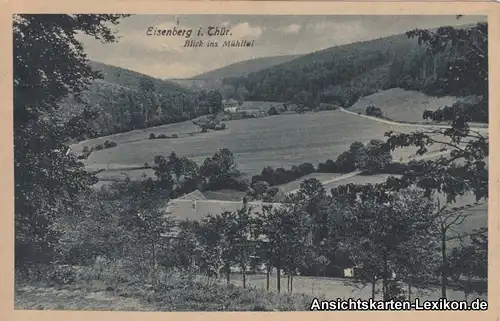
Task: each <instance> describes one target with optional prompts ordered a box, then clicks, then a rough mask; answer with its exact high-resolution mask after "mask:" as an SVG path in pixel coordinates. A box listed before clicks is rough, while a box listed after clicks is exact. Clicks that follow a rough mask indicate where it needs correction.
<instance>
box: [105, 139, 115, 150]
mask: <svg viewBox="0 0 500 321" xmlns="http://www.w3.org/2000/svg"><path fill="white" fill-rule="evenodd" d="M116 145H117V144H116V142H114V141H111V140H107V141H105V142H104V148H112V147H115V146H116Z"/></svg>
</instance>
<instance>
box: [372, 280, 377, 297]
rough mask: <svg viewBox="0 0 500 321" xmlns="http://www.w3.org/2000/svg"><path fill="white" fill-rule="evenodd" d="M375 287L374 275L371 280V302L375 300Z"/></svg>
mask: <svg viewBox="0 0 500 321" xmlns="http://www.w3.org/2000/svg"><path fill="white" fill-rule="evenodd" d="M376 285H377V278H376V277H375V275H374V276H373V278H372V300H375V287H376Z"/></svg>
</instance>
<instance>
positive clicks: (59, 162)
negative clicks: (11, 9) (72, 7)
mask: <svg viewBox="0 0 500 321" xmlns="http://www.w3.org/2000/svg"><path fill="white" fill-rule="evenodd" d="M120 18H122V16H121V15H46V14H40V15H16V16H15V17H14V25H13V34H14V146H15V148H14V175H15V184H16V186H15V215H16V216H15V217H16V219H15V221H16V263H17V264H18V265H20V266H22V265H24V264H26V263H37V262H48V261H50V260H52V259H53V256H54V253H53V249H54V245H55V244H56V242H57V237H58V233H57V232H56V231H55V230H54V229H53V228H52V225H53V223H54V221H55V220H56V218H58V217H60V216H62V215H64V214H65V213H68V212H71V211H73V210H74V206H75V198H76V196H77V194H78V193H79V192H80V191H82V190H85V188H86V187H87V186H89V185H91V184H93V183H95V182H96V180H95V177H94V176H93V175H89V174H88V173H87V172H86V171H85V170H84V167H83V164H82V163H80V162H79V161H78V160H77V159H76V158H75V156H73V155H72V154H70V153H68V150H69V147H68V145H67V141H68V139H70V138H73V137H72V136H74V135H76V136H78V135H79V134H81V128H75V127H73V126H78V125H79V124H81V122H70V123H69V124H68V127H66V126H65V125H64V123H62V122H61V121H60V119H58V117H57V115H56V114H55V110H57V108H58V103H59V102H60V101H61V100H62V99H64V98H65V97H67V96H68V95H70V94H71V95H73V96H75V97H76V98H79V97H80V94H81V92H82V91H83V90H84V89H85V88H86V86H88V85H90V83H91V82H92V81H93V80H94V79H95V78H96V77H97V76H98V75H97V74H96V73H95V72H94V71H93V70H92V68H91V67H90V66H89V65H88V64H87V62H88V61H87V57H86V55H85V53H84V52H83V47H82V45H81V43H80V42H78V41H77V40H76V38H75V33H76V32H77V31H80V32H83V33H85V34H87V35H90V36H93V37H95V38H96V39H98V40H101V41H103V42H111V41H114V40H115V36H114V34H113V32H112V30H111V29H110V28H109V24H111V25H116V24H117V23H118V22H119V19H120ZM85 116H89V117H90V116H92V115H90V114H86V115H85Z"/></svg>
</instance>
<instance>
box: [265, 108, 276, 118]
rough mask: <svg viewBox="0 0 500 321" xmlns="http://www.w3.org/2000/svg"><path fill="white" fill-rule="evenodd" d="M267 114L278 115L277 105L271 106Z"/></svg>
mask: <svg viewBox="0 0 500 321" xmlns="http://www.w3.org/2000/svg"><path fill="white" fill-rule="evenodd" d="M267 114H268V115H269V116H274V115H278V111H277V110H276V108H275V107H271V108H269V110H268V111H267Z"/></svg>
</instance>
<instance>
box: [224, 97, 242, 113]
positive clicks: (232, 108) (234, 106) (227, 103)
mask: <svg viewBox="0 0 500 321" xmlns="http://www.w3.org/2000/svg"><path fill="white" fill-rule="evenodd" d="M222 108H223V109H224V111H225V112H227V113H235V112H237V111H238V102H237V101H236V100H234V99H229V100H223V101H222Z"/></svg>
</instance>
